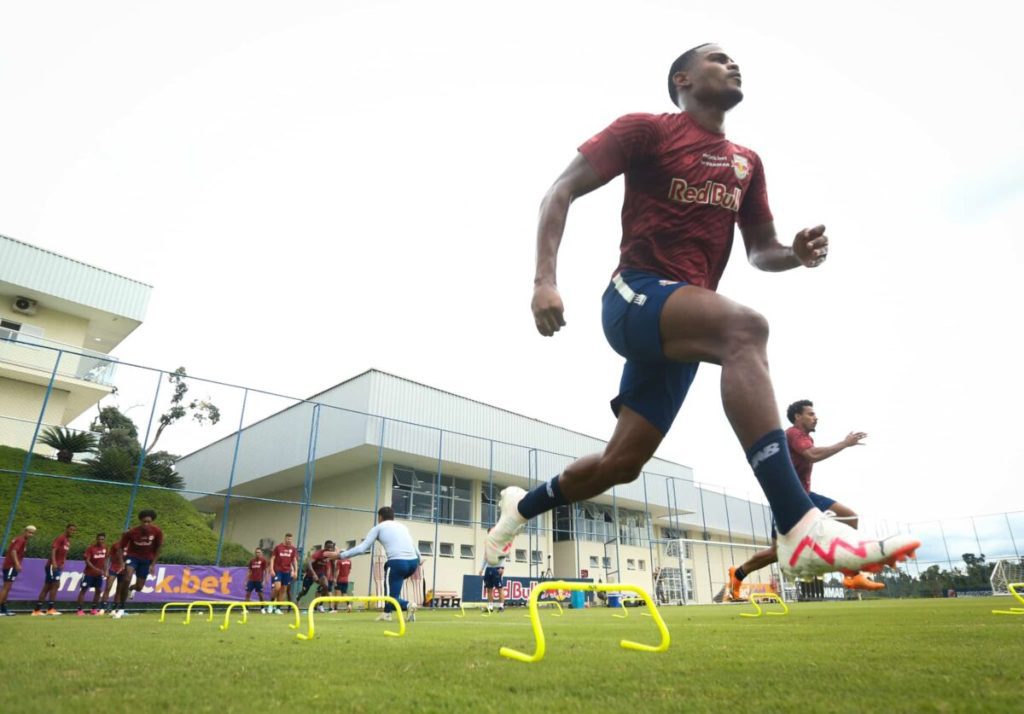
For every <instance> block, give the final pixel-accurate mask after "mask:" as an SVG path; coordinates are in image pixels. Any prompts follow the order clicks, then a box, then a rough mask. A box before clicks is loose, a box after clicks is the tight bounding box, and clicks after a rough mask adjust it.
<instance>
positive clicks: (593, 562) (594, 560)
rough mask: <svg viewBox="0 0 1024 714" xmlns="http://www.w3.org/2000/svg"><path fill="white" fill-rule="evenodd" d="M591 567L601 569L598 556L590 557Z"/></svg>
mask: <svg viewBox="0 0 1024 714" xmlns="http://www.w3.org/2000/svg"><path fill="white" fill-rule="evenodd" d="M590 567H591V568H599V567H600V561H599V560H598V559H597V556H596V555H592V556H590Z"/></svg>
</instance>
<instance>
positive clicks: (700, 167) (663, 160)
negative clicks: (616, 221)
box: [579, 112, 772, 290]
mask: <svg viewBox="0 0 1024 714" xmlns="http://www.w3.org/2000/svg"><path fill="white" fill-rule="evenodd" d="M579 151H580V153H581V154H583V156H584V158H586V160H587V162H588V163H589V164H590V166H591V167H592V168H593V169H594V171H595V172H596V173H597V175H598V176H600V177H601V178H602V179H604V180H605V181H610V180H611V179H613V178H615V177H616V176H618V175H619V174H625V175H626V193H625V197H624V199H623V202H622V243H621V245H620V258H619V267H618V269H617V270H616V272H618V271H620V270H624V269H633V270H642V271H644V272H646V273H652V274H654V275H660V276H663V277H666V278H671V279H672V280H681V281H686V282H688V283H690V284H691V285H697V286H700V287H704V288H708V289H710V290H714V289H716V288H717V287H718V281H719V280H720V279H721V277H722V272H723V271H724V270H725V265H726V263H727V262H728V261H729V252H730V250H731V249H732V240H733V229H734V227H735V224H736V222H737V221H739V224H740V226H755V225H759V224H762V223H767V222H769V221H771V220H772V213H771V210H770V209H769V208H768V190H767V187H766V183H765V178H764V168H763V167H762V165H761V159H760V158H759V157H758V155H757V154H756V153H754V152H753V151H751V150H750V149H747V148H745V147H743V146H740V145H739V144H734V143H733V142H731V141H729V140H728V139H726V138H725V135H724V134H716V133H714V132H711V131H708V130H707V129H705V128H703V127H702V126H700V125H699V124H697V122H695V121H694V120H693V118H692V117H691V116H690V115H689V114H687V113H686V112H676V113H674V114H627V115H626V116H623V117H620V118H619V119H616V120H615V121H614V122H613V123H612V124H611V126H609V127H608V128H607V129H605V130H604V131H602V132H600V133H599V134H597V135H596V136H594V137H593V138H591V139H590V140H588V141H587V142H586V143H584V144H583V145H582V146H580V147H579Z"/></svg>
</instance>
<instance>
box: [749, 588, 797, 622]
mask: <svg viewBox="0 0 1024 714" xmlns="http://www.w3.org/2000/svg"><path fill="white" fill-rule="evenodd" d="M765 602H777V603H779V605H781V606H782V612H775V611H774V610H773V611H771V612H765V611H764V609H762V607H761V605H762V603H765ZM750 604H751V605H753V606H754V610H755V612H741V613H740V617H761V616H762V615H777V616H782V615H788V614H789V606H788V605H786V603H785V602H784V601H783V600H782V598H781V597H779V596H778V595H776V594H775V593H751V594H750Z"/></svg>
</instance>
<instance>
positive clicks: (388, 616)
mask: <svg viewBox="0 0 1024 714" xmlns="http://www.w3.org/2000/svg"><path fill="white" fill-rule="evenodd" d="M381 621H384V622H391V613H390V612H382V613H381V614H379V615H377V618H376V619H375V620H374V622H381Z"/></svg>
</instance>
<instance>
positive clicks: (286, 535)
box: [284, 533, 292, 538]
mask: <svg viewBox="0 0 1024 714" xmlns="http://www.w3.org/2000/svg"><path fill="white" fill-rule="evenodd" d="M284 537H285V538H291V537H292V534H291V533H285V534H284Z"/></svg>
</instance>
